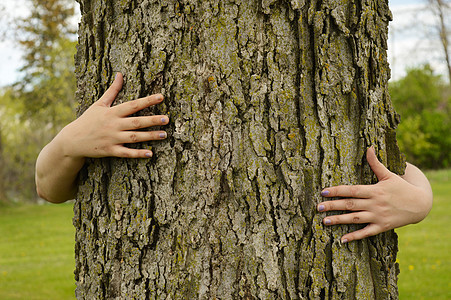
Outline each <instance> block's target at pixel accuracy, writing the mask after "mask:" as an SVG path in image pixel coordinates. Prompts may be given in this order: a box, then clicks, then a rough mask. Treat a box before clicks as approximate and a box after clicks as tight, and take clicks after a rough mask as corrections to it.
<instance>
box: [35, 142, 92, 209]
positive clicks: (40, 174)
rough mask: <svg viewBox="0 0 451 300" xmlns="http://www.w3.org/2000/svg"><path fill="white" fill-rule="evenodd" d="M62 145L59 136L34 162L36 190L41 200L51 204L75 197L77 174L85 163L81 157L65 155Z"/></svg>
mask: <svg viewBox="0 0 451 300" xmlns="http://www.w3.org/2000/svg"><path fill="white" fill-rule="evenodd" d="M62 143H63V140H62V138H61V136H56V137H55V139H54V140H53V141H52V142H50V143H49V144H48V145H47V146H46V147H44V148H43V149H42V151H41V153H40V154H39V156H38V159H37V161H36V190H37V192H38V194H39V196H40V197H41V198H43V199H45V200H47V201H49V202H53V203H62V202H65V201H67V200H70V199H73V198H74V197H75V194H76V192H77V177H78V172H79V171H80V169H81V168H82V167H83V164H84V162H85V159H84V158H83V157H80V158H74V157H69V156H67V155H65V153H64V151H63V147H62V146H63V145H62Z"/></svg>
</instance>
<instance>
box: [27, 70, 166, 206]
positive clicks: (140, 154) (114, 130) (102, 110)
mask: <svg viewBox="0 0 451 300" xmlns="http://www.w3.org/2000/svg"><path fill="white" fill-rule="evenodd" d="M122 83H123V77H122V74H121V73H118V74H117V75H116V78H115V80H114V82H113V84H112V85H111V86H110V87H109V89H108V90H107V91H106V92H105V94H103V96H102V97H101V98H100V99H99V100H98V101H97V102H95V103H94V104H93V105H91V107H89V108H88V109H87V110H86V111H85V112H84V113H83V115H82V116H80V117H79V118H78V119H76V120H75V121H73V122H72V123H70V124H69V125H67V126H66V127H64V128H63V129H62V130H61V131H60V133H59V134H58V135H57V136H56V137H55V138H54V139H53V140H52V141H51V142H50V143H49V144H48V145H47V146H45V147H44V148H43V149H42V150H41V153H40V154H39V156H38V159H37V161H36V177H35V178H36V190H37V192H38V195H39V196H40V197H42V198H43V199H46V200H47V201H49V202H53V203H62V202H65V201H67V200H69V199H73V198H74V197H75V194H76V192H77V177H78V172H79V171H80V169H81V168H82V167H83V165H84V163H85V159H86V158H87V157H96V158H100V157H128V158H149V157H151V156H152V151H150V150H148V149H130V148H127V147H125V146H124V144H125V143H138V142H146V141H153V140H163V139H165V138H166V136H167V134H166V132H165V131H137V129H141V128H147V127H152V126H161V125H166V124H168V123H169V117H168V116H166V115H158V116H147V117H129V115H131V114H133V113H135V112H138V111H140V110H142V109H144V108H146V107H149V106H152V105H156V104H158V103H160V102H162V101H163V95H161V94H156V95H152V96H149V97H145V98H141V99H137V100H134V101H130V102H126V103H123V104H120V105H117V106H113V107H112V106H111V105H112V103H113V102H114V100H115V98H116V96H117V94H118V93H119V91H120V90H121V88H122Z"/></svg>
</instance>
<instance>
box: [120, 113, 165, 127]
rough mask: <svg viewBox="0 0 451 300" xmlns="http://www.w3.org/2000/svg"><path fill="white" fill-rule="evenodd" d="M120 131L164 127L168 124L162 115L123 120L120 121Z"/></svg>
mask: <svg viewBox="0 0 451 300" xmlns="http://www.w3.org/2000/svg"><path fill="white" fill-rule="evenodd" d="M121 123H122V124H121V126H120V128H121V130H134V129H135V130H136V129H141V128H147V127H152V126H159V125H166V124H168V123H169V117H168V116H164V115H159V116H149V117H134V118H124V119H122V120H121Z"/></svg>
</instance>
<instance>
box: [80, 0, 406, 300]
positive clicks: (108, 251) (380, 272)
mask: <svg viewBox="0 0 451 300" xmlns="http://www.w3.org/2000/svg"><path fill="white" fill-rule="evenodd" d="M79 2H80V4H81V9H82V22H81V24H80V29H79V45H78V52H77V56H76V73H77V79H78V91H77V97H78V99H79V101H80V103H81V105H80V112H83V111H84V109H86V108H87V107H89V105H90V104H92V103H93V102H94V101H95V100H96V99H98V97H100V96H101V94H102V93H103V92H104V91H105V89H106V88H107V86H108V85H109V84H110V83H111V81H112V79H113V78H114V74H115V72H117V71H121V72H122V73H123V74H124V76H125V84H124V87H123V90H122V92H121V93H120V94H119V96H118V98H117V99H116V102H115V104H118V103H121V102H125V101H129V100H131V99H135V98H137V97H142V96H145V95H148V94H152V93H156V92H161V93H163V94H164V95H165V96H166V99H165V101H164V103H163V104H161V105H159V106H157V107H154V108H150V109H146V110H144V111H143V112H141V113H140V114H142V115H149V114H156V113H165V114H168V115H169V116H170V118H171V122H170V124H169V125H168V126H167V127H166V130H167V131H168V133H169V138H168V139H167V140H165V141H159V142H150V143H145V144H140V145H130V146H131V147H152V150H153V151H154V157H153V158H152V159H148V160H147V159H146V160H137V159H115V158H107V159H95V160H94V159H93V160H89V161H88V162H87V164H86V166H85V168H84V169H83V171H82V173H81V176H80V188H79V193H78V197H77V202H76V205H75V208H74V212H75V216H74V225H75V227H76V250H75V254H76V271H75V274H76V280H77V290H76V295H77V298H79V299H104V298H108V299H129V298H130V299H132V298H136V299H147V298H149V299H150V298H152V299H166V298H168V299H195V298H198V299H213V298H218V299H236V298H246V299H252V298H255V299H324V298H328V299H329V298H330V299H394V298H397V288H396V276H397V272H398V271H397V270H398V269H397V264H396V262H395V260H396V251H397V241H396V235H395V234H394V232H392V231H390V232H387V233H384V234H380V235H378V236H377V237H373V238H368V239H365V240H362V241H358V242H352V243H350V244H346V245H342V244H341V243H340V242H339V239H340V237H341V235H342V234H344V233H345V232H348V231H350V230H355V229H356V228H358V227H357V226H336V227H332V228H326V227H325V226H323V225H322V223H321V219H322V218H323V217H324V215H323V214H318V213H317V212H316V204H317V203H319V202H320V201H322V199H321V197H320V195H319V192H320V190H321V189H322V188H324V187H326V186H330V185H336V184H368V183H371V182H374V180H375V178H374V176H372V173H371V170H370V169H369V167H368V165H367V164H366V162H365V161H364V152H365V149H366V147H369V146H370V145H374V146H375V147H376V149H377V152H378V155H379V156H380V158H381V159H382V161H383V162H384V163H386V164H388V166H389V168H390V169H391V170H393V171H395V172H398V173H399V172H402V169H403V164H404V162H403V160H402V158H401V156H400V155H399V151H398V150H397V146H396V140H395V138H394V129H395V128H396V125H397V117H396V113H395V112H394V111H393V108H392V106H391V104H390V99H389V96H388V92H387V81H388V78H389V68H388V63H387V55H386V46H387V41H386V38H387V25H388V21H389V20H390V18H391V14H390V11H389V9H388V3H387V1H377V0H369V1H368V0H366V1H363V0H361V1H332V0H330V1H326V0H323V1H320V0H312V1H302V0H292V1H286V0H285V1H284V0H281V1H275V0H261V1H257V0H252V1H241V0H228V1H219V0H209V1H200V0H178V1H177V0H160V1H158V0H121V1H119V0H114V1H106V0H92V1H89V0H79Z"/></svg>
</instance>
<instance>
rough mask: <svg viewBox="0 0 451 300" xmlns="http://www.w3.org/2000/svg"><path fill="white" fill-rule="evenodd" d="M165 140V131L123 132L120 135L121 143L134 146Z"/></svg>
mask: <svg viewBox="0 0 451 300" xmlns="http://www.w3.org/2000/svg"><path fill="white" fill-rule="evenodd" d="M165 138H167V133H166V132H165V131H123V132H121V133H120V134H119V143H121V144H133V143H140V142H147V141H158V140H164V139H165Z"/></svg>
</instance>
